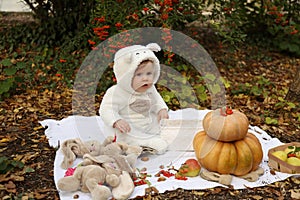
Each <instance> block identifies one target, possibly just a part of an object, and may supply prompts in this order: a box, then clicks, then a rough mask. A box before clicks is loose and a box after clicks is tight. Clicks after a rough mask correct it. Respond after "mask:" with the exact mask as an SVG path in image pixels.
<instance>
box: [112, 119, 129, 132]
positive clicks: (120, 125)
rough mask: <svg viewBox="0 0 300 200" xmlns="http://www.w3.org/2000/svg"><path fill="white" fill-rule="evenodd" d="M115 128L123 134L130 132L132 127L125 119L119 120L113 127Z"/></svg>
mask: <svg viewBox="0 0 300 200" xmlns="http://www.w3.org/2000/svg"><path fill="white" fill-rule="evenodd" d="M113 127H114V128H116V129H118V130H119V131H120V132H121V133H128V132H130V126H129V124H128V123H127V122H126V121H125V120H124V119H119V120H118V121H116V122H115V123H114V125H113Z"/></svg>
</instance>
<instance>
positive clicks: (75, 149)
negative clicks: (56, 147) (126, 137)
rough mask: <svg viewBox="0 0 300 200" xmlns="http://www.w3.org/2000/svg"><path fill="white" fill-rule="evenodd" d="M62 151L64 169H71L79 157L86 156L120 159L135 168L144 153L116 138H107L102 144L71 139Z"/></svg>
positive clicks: (95, 141) (63, 145) (66, 142)
mask: <svg viewBox="0 0 300 200" xmlns="http://www.w3.org/2000/svg"><path fill="white" fill-rule="evenodd" d="M60 150H61V151H62V153H63V155H64V160H63V161H62V163H61V167H62V168H63V169H67V168H69V167H71V166H72V165H73V162H74V161H75V159H76V158H77V157H81V158H82V157H83V156H84V155H85V154H88V155H89V156H92V157H94V156H99V155H109V156H113V157H119V158H120V159H118V160H121V159H123V160H126V162H128V163H129V165H130V166H131V167H132V168H134V166H135V163H136V161H137V157H138V156H139V155H140V154H141V153H142V148H141V147H139V146H132V145H127V144H126V143H123V142H116V141H115V138H114V137H107V138H106V139H105V140H104V141H103V143H102V144H101V143H100V142H99V141H97V140H90V141H86V142H83V141H81V140H80V139H79V138H76V139H70V140H66V141H65V142H64V143H63V144H62V146H61V148H60ZM90 164H92V163H90ZM85 165H88V163H85Z"/></svg>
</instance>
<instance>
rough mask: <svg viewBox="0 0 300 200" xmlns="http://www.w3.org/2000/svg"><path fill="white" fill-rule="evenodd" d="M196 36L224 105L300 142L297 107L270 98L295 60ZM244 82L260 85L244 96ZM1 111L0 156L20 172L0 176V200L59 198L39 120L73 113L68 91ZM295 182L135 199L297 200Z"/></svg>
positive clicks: (21, 100) (7, 103)
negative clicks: (223, 84) (220, 82)
mask: <svg viewBox="0 0 300 200" xmlns="http://www.w3.org/2000/svg"><path fill="white" fill-rule="evenodd" d="M210 34H211V33H210ZM198 37H199V38H197V39H198V40H199V41H200V43H201V44H203V46H204V47H205V48H206V49H207V50H208V52H209V53H210V55H211V56H212V58H213V59H214V61H215V63H216V65H217V66H218V68H219V71H220V73H221V74H222V76H224V77H225V78H226V79H227V80H229V81H230V87H229V88H228V89H227V101H228V104H229V105H231V106H232V107H235V108H237V109H240V110H241V111H243V112H244V113H246V115H247V116H248V118H249V120H250V122H251V124H252V125H257V126H259V127H261V128H262V129H264V130H266V131H267V132H268V133H269V134H270V135H271V136H272V137H277V138H279V139H280V140H281V141H282V142H292V141H300V134H299V129H300V124H299V119H297V113H298V114H299V112H300V111H299V105H298V104H296V106H298V107H296V108H290V107H289V106H279V105H278V104H277V103H278V100H276V101H275V100H274V99H276V98H274V96H275V97H284V95H283V94H284V92H286V91H287V90H288V87H289V85H290V83H291V81H292V80H293V78H294V77H293V74H294V72H295V69H296V66H297V65H298V66H299V65H300V59H296V58H294V57H291V56H288V55H285V54H280V53H276V52H271V51H267V50H263V49H260V48H258V47H253V46H250V45H249V46H242V47H239V48H238V49H235V50H230V49H229V48H227V47H220V45H219V44H218V43H216V42H214V41H211V40H210V39H209V38H211V37H210V35H209V34H207V33H206V32H203V34H200V35H199V36H198ZM246 83H251V84H254V85H255V84H257V83H260V84H258V88H261V89H262V92H261V93H259V92H258V93H255V91H254V92H253V91H252V92H249V91H248V90H247V89H251V88H252V89H253V88H254V87H253V86H249V85H246ZM241 86H243V87H244V88H243V87H241ZM245 87H246V89H245ZM247 87H250V88H247ZM239 91H240V92H239ZM247 91H248V92H247ZM260 91H261V90H260ZM264 95H265V96H264ZM100 101H101V96H100V95H99V96H96V104H95V110H98V107H99V102H100ZM0 113H1V115H0V133H1V134H0V155H1V156H0V157H2V156H7V157H8V158H9V159H14V160H16V161H21V162H22V163H24V164H25V165H24V166H20V168H19V167H18V166H13V168H14V170H12V171H9V172H8V173H6V174H0V198H2V199H59V196H58V193H57V190H56V188H55V184H54V181H53V163H54V157H55V151H56V149H53V148H51V147H49V145H48V141H47V139H46V137H45V135H44V129H43V128H42V127H41V126H40V124H39V121H40V120H44V119H48V118H52V119H58V120H59V119H62V118H64V117H67V116H70V115H72V90H71V89H70V88H65V87H58V88H56V89H55V90H49V89H44V87H43V86H38V87H36V88H33V89H28V90H27V91H26V92H24V93H22V94H18V95H14V96H11V97H10V98H7V99H5V100H4V101H1V102H0ZM267 117H269V118H270V119H273V118H274V119H275V118H276V119H277V123H266V118H267ZM0 164H1V160H0ZM0 170H1V166H0ZM299 184H300V177H299V176H298V177H292V178H288V179H286V180H283V181H280V182H276V183H273V184H270V185H268V186H265V187H258V188H247V189H243V190H233V189H226V188H213V189H207V190H198V191H185V190H182V189H178V190H175V191H170V192H165V193H164V194H159V195H152V196H147V197H141V198H139V199H143V198H144V199H300V187H299Z"/></svg>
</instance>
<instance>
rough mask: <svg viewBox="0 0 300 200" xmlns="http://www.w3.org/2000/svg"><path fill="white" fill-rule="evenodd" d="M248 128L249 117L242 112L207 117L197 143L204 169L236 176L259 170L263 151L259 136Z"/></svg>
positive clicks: (217, 112) (219, 112) (223, 110)
mask: <svg viewBox="0 0 300 200" xmlns="http://www.w3.org/2000/svg"><path fill="white" fill-rule="evenodd" d="M248 126H249V121H248V118H247V116H246V115H245V114H243V113H241V112H239V111H238V110H232V109H231V108H228V107H224V108H221V109H218V110H213V111H211V112H209V113H207V114H206V115H205V117H204V119H203V128H204V131H200V132H198V133H197V134H196V135H195V137H194V140H193V147H194V150H195V154H196V157H197V159H198V161H199V163H200V164H201V166H203V167H204V168H206V169H207V170H209V171H213V172H218V173H220V174H233V175H236V176H242V175H245V174H247V173H249V172H251V171H254V170H256V169H258V167H259V164H260V163H261V161H262V158H263V151H262V147H261V144H260V142H259V140H258V139H257V138H256V136H255V135H253V134H252V133H249V132H248Z"/></svg>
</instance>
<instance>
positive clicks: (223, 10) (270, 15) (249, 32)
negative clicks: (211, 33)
mask: <svg viewBox="0 0 300 200" xmlns="http://www.w3.org/2000/svg"><path fill="white" fill-rule="evenodd" d="M213 5H214V9H213V11H212V19H213V25H214V26H215V27H216V28H217V30H218V33H219V35H220V37H221V38H222V39H223V41H224V42H229V43H231V44H237V43H239V42H243V41H245V40H246V39H248V42H249V41H254V42H256V44H257V45H266V44H269V43H270V44H271V45H272V46H273V47H275V48H277V49H278V50H280V51H287V52H291V53H293V54H296V55H300V47H299V46H300V32H299V30H300V3H299V2H298V1H294V0H288V1H281V0H261V1H255V0H251V1H249V0H241V1H240V0H233V1H226V0H216V1H213Z"/></svg>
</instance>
